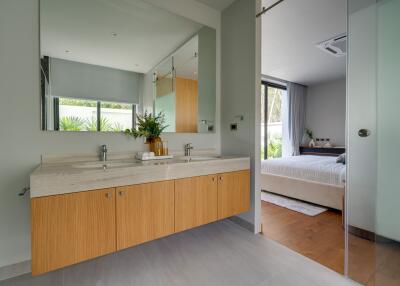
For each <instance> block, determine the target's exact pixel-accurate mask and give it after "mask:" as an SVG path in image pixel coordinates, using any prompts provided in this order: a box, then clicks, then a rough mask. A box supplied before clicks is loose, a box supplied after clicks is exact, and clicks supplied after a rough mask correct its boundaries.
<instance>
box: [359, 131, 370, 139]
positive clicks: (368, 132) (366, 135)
mask: <svg viewBox="0 0 400 286" xmlns="http://www.w3.org/2000/svg"><path fill="white" fill-rule="evenodd" d="M369 135H371V131H369V130H368V129H360V130H358V136H360V137H363V138H365V137H368V136H369Z"/></svg>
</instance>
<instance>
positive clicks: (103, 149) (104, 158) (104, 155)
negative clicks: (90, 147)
mask: <svg viewBox="0 0 400 286" xmlns="http://www.w3.org/2000/svg"><path fill="white" fill-rule="evenodd" d="M100 160H101V161H103V162H105V161H107V145H102V146H101V152H100Z"/></svg>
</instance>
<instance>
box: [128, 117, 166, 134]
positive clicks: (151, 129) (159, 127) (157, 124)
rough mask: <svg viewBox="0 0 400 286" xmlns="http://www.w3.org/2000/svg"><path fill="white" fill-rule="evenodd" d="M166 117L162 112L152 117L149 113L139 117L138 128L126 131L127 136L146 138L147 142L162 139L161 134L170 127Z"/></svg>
mask: <svg viewBox="0 0 400 286" xmlns="http://www.w3.org/2000/svg"><path fill="white" fill-rule="evenodd" d="M164 123H165V115H164V113H163V112H160V113H159V114H158V115H152V114H151V113H147V111H146V112H145V113H144V114H142V115H138V116H137V128H132V129H126V130H125V134H127V135H130V136H133V137H135V138H138V137H145V138H146V140H147V141H151V140H152V139H154V138H157V137H160V135H161V133H162V132H163V131H164V130H165V128H167V127H168V125H165V124H164Z"/></svg>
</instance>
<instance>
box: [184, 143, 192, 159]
mask: <svg viewBox="0 0 400 286" xmlns="http://www.w3.org/2000/svg"><path fill="white" fill-rule="evenodd" d="M184 148H185V156H190V151H191V150H193V146H192V143H187V144H185V147H184Z"/></svg>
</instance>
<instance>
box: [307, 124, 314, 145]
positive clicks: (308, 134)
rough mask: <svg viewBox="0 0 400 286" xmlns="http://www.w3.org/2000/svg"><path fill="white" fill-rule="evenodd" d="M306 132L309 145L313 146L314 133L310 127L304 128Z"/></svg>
mask: <svg viewBox="0 0 400 286" xmlns="http://www.w3.org/2000/svg"><path fill="white" fill-rule="evenodd" d="M306 134H307V136H308V138H309V139H310V142H309V143H308V146H309V147H315V142H314V134H313V132H312V130H311V129H308V128H307V129H306Z"/></svg>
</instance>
